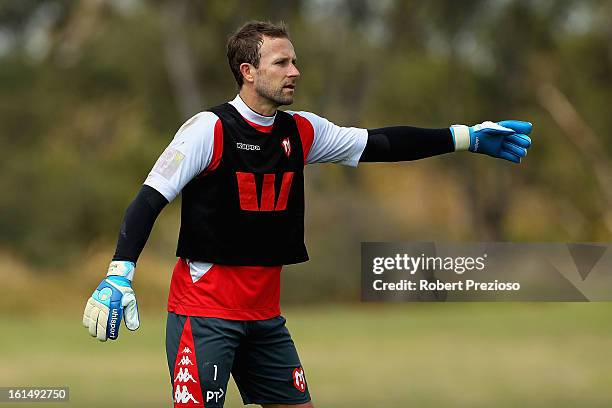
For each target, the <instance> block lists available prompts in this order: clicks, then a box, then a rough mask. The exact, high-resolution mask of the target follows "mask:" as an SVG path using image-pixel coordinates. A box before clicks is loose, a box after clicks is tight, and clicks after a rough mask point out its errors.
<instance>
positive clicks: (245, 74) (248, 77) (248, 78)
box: [240, 62, 256, 82]
mask: <svg viewBox="0 0 612 408" xmlns="http://www.w3.org/2000/svg"><path fill="white" fill-rule="evenodd" d="M255 69H256V68H255V67H254V66H253V65H251V64H249V63H247V62H243V63H242V64H240V73H241V74H242V79H243V81H244V82H253V81H254V78H253V74H254V71H255Z"/></svg>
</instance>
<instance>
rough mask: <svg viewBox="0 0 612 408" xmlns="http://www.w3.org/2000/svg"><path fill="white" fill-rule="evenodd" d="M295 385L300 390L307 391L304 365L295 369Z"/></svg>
mask: <svg viewBox="0 0 612 408" xmlns="http://www.w3.org/2000/svg"><path fill="white" fill-rule="evenodd" d="M293 386H294V387H295V388H296V389H297V390H298V391H299V392H306V378H305V377H304V369H303V368H302V367H298V368H296V369H294V370H293Z"/></svg>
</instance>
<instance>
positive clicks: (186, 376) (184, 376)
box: [174, 368, 197, 383]
mask: <svg viewBox="0 0 612 408" xmlns="http://www.w3.org/2000/svg"><path fill="white" fill-rule="evenodd" d="M187 381H191V382H194V383H197V381H196V380H195V378H193V375H191V373H190V372H189V370H188V369H187V368H180V369H179V372H178V374H177V375H176V378H175V379H174V382H183V383H184V382H187Z"/></svg>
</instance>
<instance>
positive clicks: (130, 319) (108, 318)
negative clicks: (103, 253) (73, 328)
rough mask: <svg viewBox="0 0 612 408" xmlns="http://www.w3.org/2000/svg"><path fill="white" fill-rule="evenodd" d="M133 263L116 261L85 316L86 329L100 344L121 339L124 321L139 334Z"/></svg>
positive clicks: (97, 290)
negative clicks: (120, 333) (133, 287)
mask: <svg viewBox="0 0 612 408" xmlns="http://www.w3.org/2000/svg"><path fill="white" fill-rule="evenodd" d="M133 277H134V263H132V262H129V261H113V262H111V264H110V266H109V267H108V273H107V275H106V279H104V280H103V281H102V282H101V283H100V284H99V285H98V287H97V288H96V290H95V291H94V292H93V294H92V295H91V297H90V298H89V300H88V301H87V305H86V306H85V312H84V313H83V326H85V327H87V328H89V334H91V335H92V336H93V337H96V338H97V339H98V340H100V341H106V340H107V339H111V340H115V339H117V337H118V336H119V326H120V323H121V317H124V318H125V326H126V327H127V328H128V329H130V330H136V329H138V327H139V326H140V319H139V317H138V305H137V303H136V295H135V294H134V290H133V289H132V282H131V280H132V278H133Z"/></svg>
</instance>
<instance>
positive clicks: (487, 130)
mask: <svg viewBox="0 0 612 408" xmlns="http://www.w3.org/2000/svg"><path fill="white" fill-rule="evenodd" d="M531 129H532V125H531V123H529V122H523V121H518V120H506V121H502V122H498V123H493V122H483V123H481V124H479V125H475V126H464V125H453V126H451V127H450V128H443V129H425V128H417V127H411V126H394V127H386V128H379V129H368V141H367V144H366V147H365V149H364V151H363V154H362V155H361V158H360V160H359V161H361V162H395V161H405V160H417V159H422V158H425V157H431V156H436V155H439V154H444V153H450V152H453V151H459V150H469V151H471V152H473V153H482V154H486V155H489V156H492V157H496V158H500V159H504V160H508V161H512V162H515V163H520V161H521V158H522V157H525V155H526V154H527V149H528V148H529V147H530V146H531V139H530V138H529V136H527V135H528V134H529V133H531Z"/></svg>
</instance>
